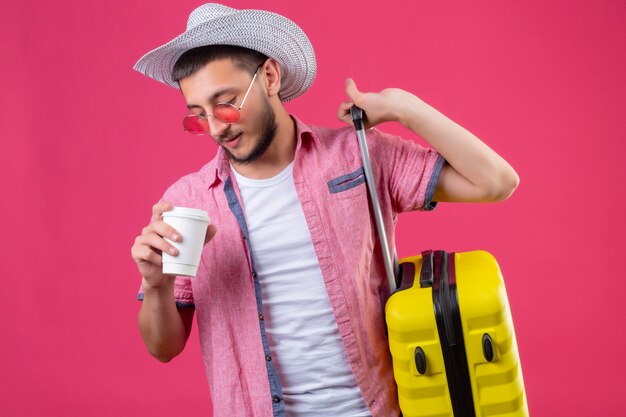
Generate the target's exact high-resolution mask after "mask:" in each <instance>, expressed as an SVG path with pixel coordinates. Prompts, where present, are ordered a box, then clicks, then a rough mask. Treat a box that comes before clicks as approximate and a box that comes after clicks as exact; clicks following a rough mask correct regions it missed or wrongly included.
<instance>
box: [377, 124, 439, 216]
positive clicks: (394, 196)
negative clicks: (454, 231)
mask: <svg viewBox="0 0 626 417" xmlns="http://www.w3.org/2000/svg"><path fill="white" fill-rule="evenodd" d="M368 135H369V137H368V139H369V138H370V137H371V145H370V146H372V149H373V150H372V157H373V158H376V160H377V165H378V169H379V171H380V173H381V178H382V179H383V181H384V182H385V183H387V185H388V187H389V193H390V198H391V200H392V202H393V205H394V209H395V210H396V211H397V212H399V213H402V212H407V211H415V210H421V211H430V210H433V209H434V208H435V207H436V205H437V202H435V201H433V197H434V194H435V189H436V188H437V181H438V180H439V175H440V173H441V169H442V167H443V165H444V163H445V159H444V158H443V156H441V155H440V154H439V153H438V152H437V151H435V150H434V149H430V148H426V147H424V146H421V145H419V144H417V143H415V142H413V141H411V140H408V139H404V138H401V137H399V136H394V135H389V134H386V133H383V132H381V131H379V130H377V129H371V130H370V131H368Z"/></svg>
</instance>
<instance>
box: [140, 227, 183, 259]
mask: <svg viewBox="0 0 626 417" xmlns="http://www.w3.org/2000/svg"><path fill="white" fill-rule="evenodd" d="M135 244H136V245H138V246H144V247H148V248H150V249H152V250H155V251H157V253H161V252H167V253H169V254H170V255H172V256H176V255H178V249H176V248H175V247H174V246H173V245H171V244H170V243H168V242H167V240H165V239H164V238H163V237H161V236H159V235H157V234H156V233H150V234H146V235H141V236H140V237H139V238H138V239H137V241H136V243H135Z"/></svg>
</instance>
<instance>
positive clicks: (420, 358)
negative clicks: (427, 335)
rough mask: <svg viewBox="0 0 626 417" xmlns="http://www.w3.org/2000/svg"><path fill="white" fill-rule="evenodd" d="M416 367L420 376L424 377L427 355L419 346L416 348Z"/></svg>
mask: <svg viewBox="0 0 626 417" xmlns="http://www.w3.org/2000/svg"><path fill="white" fill-rule="evenodd" d="M415 367H416V368H417V372H419V374H420V375H424V374H425V373H426V354H425V353H424V350H423V349H422V348H421V347H419V346H418V347H416V348H415Z"/></svg>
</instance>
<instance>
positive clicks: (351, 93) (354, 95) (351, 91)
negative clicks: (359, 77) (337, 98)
mask: <svg viewBox="0 0 626 417" xmlns="http://www.w3.org/2000/svg"><path fill="white" fill-rule="evenodd" d="M346 94H347V95H348V97H350V99H351V100H352V101H353V102H354V104H356V105H357V106H359V103H360V101H361V100H360V98H361V95H362V94H363V93H361V92H360V91H359V89H358V88H357V87H356V83H355V82H354V80H353V79H352V78H347V79H346ZM359 107H360V106H359Z"/></svg>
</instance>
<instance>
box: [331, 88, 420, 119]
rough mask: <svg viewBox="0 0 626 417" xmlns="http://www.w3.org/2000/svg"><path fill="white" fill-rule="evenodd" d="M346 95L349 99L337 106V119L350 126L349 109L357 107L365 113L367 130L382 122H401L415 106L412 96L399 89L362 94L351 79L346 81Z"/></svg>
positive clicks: (386, 89) (414, 98)
mask: <svg viewBox="0 0 626 417" xmlns="http://www.w3.org/2000/svg"><path fill="white" fill-rule="evenodd" d="M346 94H347V95H348V97H349V98H350V100H349V101H344V102H342V103H341V104H340V105H339V111H338V112H337V117H338V118H339V120H341V121H342V122H345V123H348V124H349V125H352V118H351V117H350V108H351V107H352V106H353V105H357V106H358V107H360V108H361V109H363V112H364V113H365V115H364V116H365V119H364V121H365V128H366V129H369V128H371V127H374V126H376V125H378V124H380V123H384V122H402V121H403V120H402V118H403V114H404V113H406V110H407V109H408V108H409V107H410V106H414V105H415V103H414V102H415V100H416V99H417V97H415V96H414V95H413V94H411V93H409V92H407V91H404V90H401V89H399V88H385V89H384V90H382V91H381V92H379V93H363V92H361V91H359V90H358V89H357V86H356V84H355V82H354V80H352V79H351V78H348V79H347V80H346Z"/></svg>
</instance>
